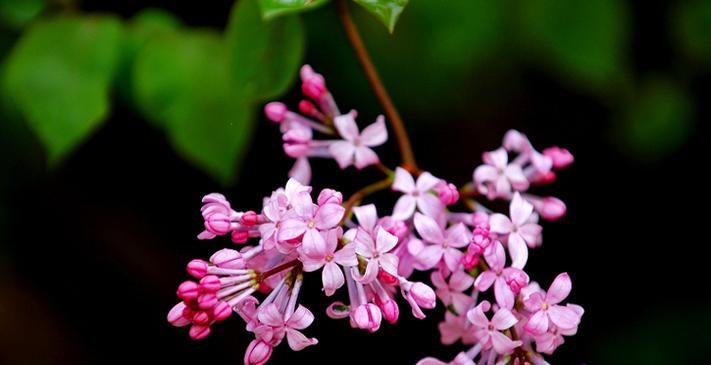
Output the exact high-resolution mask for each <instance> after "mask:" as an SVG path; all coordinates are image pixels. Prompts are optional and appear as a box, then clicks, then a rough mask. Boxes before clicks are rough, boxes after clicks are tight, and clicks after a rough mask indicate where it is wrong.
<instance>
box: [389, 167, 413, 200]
mask: <svg viewBox="0 0 711 365" xmlns="http://www.w3.org/2000/svg"><path fill="white" fill-rule="evenodd" d="M392 188H393V190H395V191H399V192H402V193H405V194H408V193H411V192H413V191H415V180H414V179H413V178H412V175H410V173H409V172H407V170H405V169H403V168H402V167H396V168H395V180H393V186H392Z"/></svg>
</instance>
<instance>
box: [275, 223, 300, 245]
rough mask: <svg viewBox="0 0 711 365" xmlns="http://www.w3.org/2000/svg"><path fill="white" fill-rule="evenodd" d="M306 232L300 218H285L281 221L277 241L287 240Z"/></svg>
mask: <svg viewBox="0 0 711 365" xmlns="http://www.w3.org/2000/svg"><path fill="white" fill-rule="evenodd" d="M304 232H306V223H305V222H304V221H303V220H301V219H287V220H285V221H283V222H281V225H280V227H279V232H278V233H277V238H278V239H279V241H288V240H292V239H294V238H297V237H299V236H301V235H302V234H304Z"/></svg>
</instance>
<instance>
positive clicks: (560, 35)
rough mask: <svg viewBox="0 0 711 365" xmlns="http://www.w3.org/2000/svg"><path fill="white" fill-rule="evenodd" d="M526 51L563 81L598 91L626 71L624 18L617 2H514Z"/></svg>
mask: <svg viewBox="0 0 711 365" xmlns="http://www.w3.org/2000/svg"><path fill="white" fill-rule="evenodd" d="M518 4H519V7H518V11H519V12H520V14H519V15H520V27H519V28H520V29H519V30H520V33H521V34H520V35H521V42H523V46H524V47H528V49H529V50H530V51H531V52H533V53H536V54H540V55H542V56H544V57H545V58H547V59H548V61H549V62H550V63H551V66H552V67H553V68H554V69H556V70H558V71H560V72H562V76H563V77H565V78H569V77H572V78H573V79H574V80H576V81H579V82H583V83H589V84H591V85H590V86H593V87H595V86H598V85H601V84H606V83H608V82H610V81H613V80H614V79H615V78H616V77H618V76H619V75H620V73H622V69H623V68H624V64H623V63H624V60H623V56H624V55H623V51H624V49H625V43H626V41H627V33H628V22H629V20H628V17H627V9H626V7H625V4H624V3H623V2H621V1H617V0H596V1H587V0H569V1H549V0H523V1H520V2H518Z"/></svg>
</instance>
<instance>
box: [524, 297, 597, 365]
mask: <svg viewBox="0 0 711 365" xmlns="http://www.w3.org/2000/svg"><path fill="white" fill-rule="evenodd" d="M566 307H567V308H569V309H570V310H572V311H574V312H575V313H576V314H577V315H578V317H582V316H583V313H585V311H584V310H583V307H581V306H579V305H575V304H568V305H566ZM577 332H578V327H577V326H576V327H572V328H568V329H564V328H560V327H554V326H552V328H549V329H548V332H545V333H543V334H540V335H535V337H534V339H535V342H536V351H538V352H541V353H544V354H548V355H551V354H553V352H554V351H555V350H556V349H557V348H558V347H559V346H560V345H562V344H563V343H564V342H565V340H564V339H563V336H573V335H575V334H576V333H577Z"/></svg>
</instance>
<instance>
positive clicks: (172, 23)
mask: <svg viewBox="0 0 711 365" xmlns="http://www.w3.org/2000/svg"><path fill="white" fill-rule="evenodd" d="M180 27H181V24H180V20H178V19H177V18H176V17H175V16H173V15H172V14H170V13H168V12H165V11H163V10H160V9H146V10H143V11H141V12H140V13H138V14H137V15H136V16H134V17H133V19H131V21H130V23H129V25H128V27H127V31H126V44H125V47H124V51H123V53H122V55H121V65H120V70H119V78H118V80H117V84H118V85H117V86H118V90H119V92H120V95H121V96H122V97H123V99H124V100H126V101H129V102H131V103H133V104H137V102H136V100H135V95H134V94H133V91H134V89H135V88H134V86H133V85H132V82H133V77H132V76H131V75H132V73H133V67H134V64H135V60H136V57H137V55H138V53H139V52H140V51H141V50H142V49H143V47H145V45H146V44H148V43H149V41H150V40H151V39H152V38H154V37H158V38H160V37H165V36H173V35H174V34H175V32H176V31H177V30H178V29H180ZM154 47H161V44H160V43H159V42H156V43H155V45H154ZM164 62H165V65H164V67H173V64H172V62H171V61H170V60H169V59H164ZM142 80H145V78H142ZM144 86H145V85H144ZM152 110H153V109H152V108H151V109H148V110H147V111H146V110H144V112H148V113H150V112H151V111H152ZM149 120H151V121H156V120H158V118H149Z"/></svg>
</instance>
